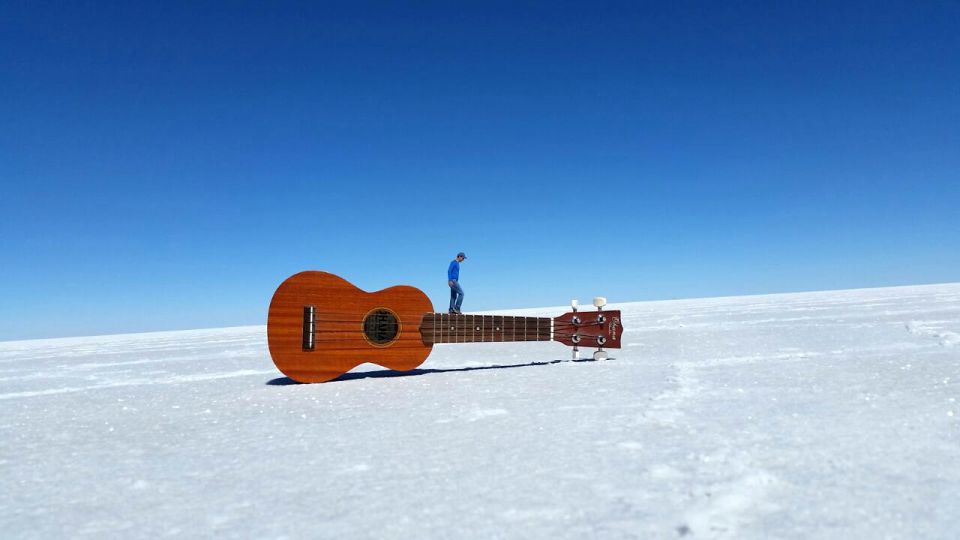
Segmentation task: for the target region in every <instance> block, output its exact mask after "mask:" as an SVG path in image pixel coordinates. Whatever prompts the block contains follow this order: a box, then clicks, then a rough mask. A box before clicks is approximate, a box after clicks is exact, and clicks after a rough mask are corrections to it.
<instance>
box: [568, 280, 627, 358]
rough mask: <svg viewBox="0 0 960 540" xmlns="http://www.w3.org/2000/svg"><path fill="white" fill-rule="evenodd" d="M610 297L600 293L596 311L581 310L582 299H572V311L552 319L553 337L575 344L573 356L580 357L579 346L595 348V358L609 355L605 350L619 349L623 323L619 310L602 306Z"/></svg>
mask: <svg viewBox="0 0 960 540" xmlns="http://www.w3.org/2000/svg"><path fill="white" fill-rule="evenodd" d="M606 304H607V299H606V298H603V297H602V296H598V297H596V298H594V299H593V306H594V307H596V308H597V310H596V311H579V310H578V308H579V307H580V304H579V302H577V301H576V300H573V301H571V302H570V306H571V308H573V311H571V312H569V313H565V314H563V315H561V316H559V317H555V318H554V319H553V340H554V341H559V342H560V343H563V344H564V345H568V346H571V347H573V359H574V360H576V359H577V358H579V348H580V347H596V348H597V351H596V352H595V353H593V358H594V360H602V359H605V358H606V357H607V353H606V352H604V350H603V349H619V348H620V337H621V336H622V335H623V324H622V323H621V322H620V310H606V311H604V309H603V307H604V306H605V305H606Z"/></svg>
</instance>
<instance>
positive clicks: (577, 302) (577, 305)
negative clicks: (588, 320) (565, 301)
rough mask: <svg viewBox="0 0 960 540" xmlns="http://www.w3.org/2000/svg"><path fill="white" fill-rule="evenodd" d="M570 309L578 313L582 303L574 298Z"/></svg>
mask: <svg viewBox="0 0 960 540" xmlns="http://www.w3.org/2000/svg"><path fill="white" fill-rule="evenodd" d="M570 307H572V308H573V310H574V311H576V310H577V308H578V307H580V301H579V300H577V299H576V298H574V299H573V300H571V301H570Z"/></svg>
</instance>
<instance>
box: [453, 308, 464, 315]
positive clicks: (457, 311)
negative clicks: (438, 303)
mask: <svg viewBox="0 0 960 540" xmlns="http://www.w3.org/2000/svg"><path fill="white" fill-rule="evenodd" d="M453 312H454V313H456V314H457V315H463V313H460V310H459V309H455V310H453Z"/></svg>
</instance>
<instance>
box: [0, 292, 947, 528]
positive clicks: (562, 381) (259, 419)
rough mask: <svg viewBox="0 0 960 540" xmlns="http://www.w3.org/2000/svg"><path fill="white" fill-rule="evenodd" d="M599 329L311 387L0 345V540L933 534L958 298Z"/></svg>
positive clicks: (218, 353) (253, 355) (137, 345)
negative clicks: (581, 357) (581, 341)
mask: <svg viewBox="0 0 960 540" xmlns="http://www.w3.org/2000/svg"><path fill="white" fill-rule="evenodd" d="M617 307H619V308H620V309H622V310H623V314H624V320H625V326H626V333H625V335H624V339H625V346H624V348H623V349H622V350H620V351H617V352H616V353H615V354H614V356H615V359H612V360H608V361H605V362H570V361H567V359H568V357H569V356H568V355H569V351H568V349H567V348H566V347H563V346H562V345H559V344H556V343H531V344H512V343H511V344H468V345H444V346H438V347H436V348H435V350H434V353H433V355H432V356H431V357H430V358H429V359H428V360H427V362H426V363H425V364H424V365H423V366H422V367H421V369H419V370H416V371H414V372H412V373H410V374H407V375H403V376H383V375H384V374H385V372H384V371H383V370H382V369H381V368H379V367H377V366H372V365H365V366H363V367H362V368H361V370H360V371H359V372H358V373H354V374H350V375H348V376H346V377H344V378H343V379H342V380H339V381H335V382H332V383H327V384H321V385H291V384H286V383H287V382H288V381H286V380H285V379H283V378H282V376H281V375H280V374H279V373H278V372H277V371H275V369H274V368H273V364H272V363H271V361H270V358H269V355H268V352H267V349H266V343H265V336H264V327H245V328H225V329H217V330H197V331H189V332H164V333H152V334H135V335H118V336H103V337H91V338H71V339H55V340H40V341H21V342H7V343H0V407H2V409H0V410H2V414H0V441H2V444H0V486H2V489H0V531H2V533H0V535H2V536H3V537H6V538H43V537H54V538H63V537H79V538H120V537H123V538H130V537H138V538H156V537H178V538H179V537H200V536H212V535H214V534H216V535H218V536H225V537H289V538H298V537H300V538H302V537H311V538H397V539H410V538H417V539H422V538H483V539H493V538H612V539H616V538H680V537H689V538H757V539H761V538H763V539H767V538H870V539H873V538H944V539H946V538H956V537H957V534H958V533H957V531H960V502H958V501H960V424H958V420H960V403H958V401H957V399H958V398H960V396H958V393H960V392H958V389H960V284H951V285H935V286H919V287H900V288H888V289H869V290H853V291H834V292H822V293H805V294H788V295H772V296H755V297H740V298H717V299H704V300H684V301H671V302H648V303H632V304H620V305H619V306H617ZM563 311H565V310H564V309H563V308H556V309H537V310H523V311H517V312H515V313H529V314H537V315H545V316H546V315H551V316H552V315H557V314H559V313H561V312H563ZM387 375H391V374H389V373H388V374H387ZM392 375H396V374H392Z"/></svg>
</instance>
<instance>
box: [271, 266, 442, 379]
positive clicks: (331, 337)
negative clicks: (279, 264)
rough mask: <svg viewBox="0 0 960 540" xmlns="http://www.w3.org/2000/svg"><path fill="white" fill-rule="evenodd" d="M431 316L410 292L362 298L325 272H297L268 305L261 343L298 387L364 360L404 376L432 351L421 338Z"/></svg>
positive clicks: (421, 297) (425, 301)
mask: <svg viewBox="0 0 960 540" xmlns="http://www.w3.org/2000/svg"><path fill="white" fill-rule="evenodd" d="M431 312H433V304H432V303H431V302H430V299H429V298H428V297H427V295H426V294H424V293H423V291H421V290H419V289H417V288H415V287H410V286H407V285H399V286H396V287H390V288H387V289H383V290H381V291H377V292H366V291H363V290H361V289H359V288H357V287H356V286H354V285H353V284H351V283H350V282H348V281H346V280H345V279H343V278H340V277H337V276H335V275H333V274H330V273H327V272H320V271H307V272H300V273H299V274H294V275H293V276H291V277H289V278H287V280H286V281H284V282H283V283H282V284H281V285H280V287H279V288H278V289H277V291H276V292H275V293H274V295H273V299H272V300H271V301H270V311H269V313H268V315H267V343H268V344H269V347H270V355H271V356H272V357H273V361H274V363H275V364H276V366H277V368H278V369H279V370H280V371H281V372H283V374H284V375H286V376H288V377H290V378H291V379H293V380H295V381H298V382H323V381H329V380H331V379H335V378H336V377H338V376H340V375H342V374H344V373H346V372H347V371H350V370H351V369H353V368H355V367H357V366H359V365H360V364H363V363H365V362H372V363H374V364H379V365H381V366H383V367H386V368H388V369H393V370H398V371H406V370H409V369H413V368H415V367H417V366H419V365H420V364H422V363H423V361H424V360H426V359H427V356H429V355H430V351H431V350H432V349H433V346H432V345H430V344H427V343H424V341H423V339H422V337H421V335H420V321H421V319H422V318H423V315H424V314H425V313H431Z"/></svg>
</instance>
